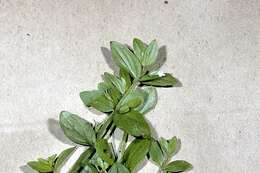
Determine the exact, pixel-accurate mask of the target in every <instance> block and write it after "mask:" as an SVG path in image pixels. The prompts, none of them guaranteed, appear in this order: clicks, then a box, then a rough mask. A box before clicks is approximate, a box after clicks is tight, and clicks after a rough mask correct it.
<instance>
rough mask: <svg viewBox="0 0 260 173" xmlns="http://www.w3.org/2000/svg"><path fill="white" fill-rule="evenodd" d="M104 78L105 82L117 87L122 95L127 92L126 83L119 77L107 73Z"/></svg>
mask: <svg viewBox="0 0 260 173" xmlns="http://www.w3.org/2000/svg"><path fill="white" fill-rule="evenodd" d="M103 78H104V81H105V82H107V83H111V84H112V85H113V86H114V87H116V88H117V89H118V91H120V93H122V94H123V93H124V92H125V87H126V82H125V81H124V80H121V79H119V78H118V77H116V76H114V75H112V74H109V73H107V72H106V73H104V76H103Z"/></svg>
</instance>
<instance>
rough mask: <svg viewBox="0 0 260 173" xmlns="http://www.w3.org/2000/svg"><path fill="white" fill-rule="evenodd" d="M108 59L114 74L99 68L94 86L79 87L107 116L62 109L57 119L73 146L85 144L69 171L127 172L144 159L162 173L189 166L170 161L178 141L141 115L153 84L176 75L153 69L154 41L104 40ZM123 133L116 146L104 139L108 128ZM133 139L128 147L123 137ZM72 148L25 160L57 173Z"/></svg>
mask: <svg viewBox="0 0 260 173" xmlns="http://www.w3.org/2000/svg"><path fill="white" fill-rule="evenodd" d="M110 46H111V52H112V58H113V61H114V62H115V64H117V66H118V67H119V69H120V72H119V74H118V75H114V74H110V73H107V72H105V73H104V74H103V76H102V77H103V81H102V82H100V83H99V84H98V87H97V89H95V90H91V91H83V92H81V93H80V98H81V100H82V102H83V103H84V105H85V106H86V107H91V108H94V109H96V110H98V111H100V112H103V113H104V114H106V115H107V117H106V118H105V119H104V120H103V121H102V122H99V123H96V124H92V123H90V122H88V121H87V120H85V119H83V118H81V117H79V116H78V115H75V114H73V113H70V112H67V111H62V112H61V113H60V117H59V123H60V127H61V128H62V130H63V132H64V134H65V135H66V136H67V137H68V138H69V139H70V140H71V141H72V142H74V143H75V144H78V145H81V146H85V148H86V149H85V151H84V152H83V153H82V154H81V156H80V157H79V158H78V160H77V161H76V163H75V164H74V166H73V167H72V168H71V169H70V170H69V173H132V172H135V171H136V170H137V168H138V166H139V165H141V164H142V162H143V161H144V160H145V159H146V158H148V159H149V160H151V161H152V162H153V163H154V164H156V165H157V166H158V167H159V170H160V171H161V172H163V173H177V172H184V171H187V170H190V169H191V168H192V166H191V164H190V163H188V162H186V161H184V160H175V161H171V158H172V156H174V155H175V154H176V153H177V151H178V149H179V147H180V140H179V139H177V138H176V137H173V138H171V139H164V138H160V139H155V137H154V136H152V134H151V127H150V126H149V124H148V122H147V120H146V118H145V114H146V113H147V112H149V110H151V109H153V108H154V107H155V105H156V102H157V92H156V87H173V86H175V85H176V83H177V79H176V78H174V77H173V76H172V75H171V74H169V73H165V74H163V75H161V74H159V73H158V70H159V67H160V66H158V58H157V56H158V45H157V42H156V41H155V40H153V41H152V42H150V43H149V44H146V43H144V42H143V41H141V40H140V39H137V38H135V39H134V40H133V49H131V48H129V47H127V46H125V45H124V44H121V43H119V42H116V41H112V42H111V43H110ZM116 129H120V130H121V131H122V132H123V137H122V141H121V143H120V146H119V148H118V149H116V148H114V146H113V145H112V144H111V143H110V142H109V139H110V138H111V136H113V134H114V131H115V130H116ZM129 136H132V137H134V140H133V141H132V142H130V144H129V145H128V143H129V141H128V137H129ZM74 150H75V147H73V148H69V149H66V150H64V151H63V152H62V153H61V154H60V155H59V156H57V155H53V156H51V157H49V158H47V159H38V161H31V162H28V165H29V166H30V167H31V168H32V169H34V170H36V171H38V172H40V173H47V172H48V173H52V172H53V173H59V172H60V167H61V165H62V164H64V163H65V162H66V160H67V159H68V158H69V157H70V155H71V154H72V153H73V151H74Z"/></svg>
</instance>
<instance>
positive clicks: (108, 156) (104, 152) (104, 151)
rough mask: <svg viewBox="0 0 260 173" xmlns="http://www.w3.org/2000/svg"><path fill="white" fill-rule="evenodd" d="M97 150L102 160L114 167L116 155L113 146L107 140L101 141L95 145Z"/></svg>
mask: <svg viewBox="0 0 260 173" xmlns="http://www.w3.org/2000/svg"><path fill="white" fill-rule="evenodd" d="M95 148H96V151H97V154H98V155H99V157H100V158H101V159H103V160H104V161H105V162H107V163H108V164H109V165H112V164H113V163H114V161H115V157H114V153H113V150H112V147H111V145H110V144H109V143H108V142H107V140H106V139H99V140H98V141H97V142H96V143H95Z"/></svg>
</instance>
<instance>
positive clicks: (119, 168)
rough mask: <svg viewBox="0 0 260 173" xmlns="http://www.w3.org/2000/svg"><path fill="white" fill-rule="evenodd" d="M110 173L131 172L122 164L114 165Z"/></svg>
mask: <svg viewBox="0 0 260 173" xmlns="http://www.w3.org/2000/svg"><path fill="white" fill-rule="evenodd" d="M108 173H130V172H129V170H128V169H127V168H126V167H125V166H124V165H122V164H121V163H114V164H113V166H112V167H111V168H110V169H109V171H108Z"/></svg>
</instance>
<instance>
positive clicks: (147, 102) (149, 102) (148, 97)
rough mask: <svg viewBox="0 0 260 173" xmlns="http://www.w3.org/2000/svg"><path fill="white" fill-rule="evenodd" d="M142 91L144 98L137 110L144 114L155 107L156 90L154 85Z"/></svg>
mask: <svg viewBox="0 0 260 173" xmlns="http://www.w3.org/2000/svg"><path fill="white" fill-rule="evenodd" d="M143 91H144V92H145V99H144V103H143V104H142V107H140V108H139V109H138V111H139V112H140V113H142V114H145V113H147V112H148V111H149V110H151V109H152V108H154V107H155V105H156V103H157V91H156V89H155V88H154V87H146V88H144V89H143Z"/></svg>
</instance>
